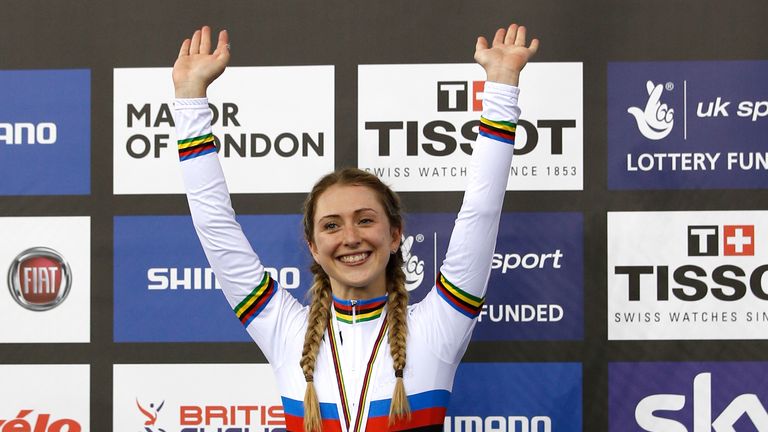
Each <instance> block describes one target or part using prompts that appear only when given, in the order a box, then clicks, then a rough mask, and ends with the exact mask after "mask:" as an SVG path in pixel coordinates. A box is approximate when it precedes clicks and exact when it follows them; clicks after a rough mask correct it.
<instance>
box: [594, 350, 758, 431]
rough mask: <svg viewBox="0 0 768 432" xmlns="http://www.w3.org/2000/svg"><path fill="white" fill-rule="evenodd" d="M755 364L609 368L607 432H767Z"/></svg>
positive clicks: (689, 364)
mask: <svg viewBox="0 0 768 432" xmlns="http://www.w3.org/2000/svg"><path fill="white" fill-rule="evenodd" d="M767 368H768V364H766V363H758V362H738V363H737V362H732V363H730V362H723V363H613V364H610V365H609V398H610V402H609V419H610V420H609V422H610V423H609V432H619V431H621V432H635V431H637V432H639V431H647V432H700V431H707V432H710V431H713V432H735V431H746V430H757V431H764V430H768V412H766V409H765V405H764V401H766V396H768V393H766V384H767V383H768V379H767V378H766V369H767Z"/></svg>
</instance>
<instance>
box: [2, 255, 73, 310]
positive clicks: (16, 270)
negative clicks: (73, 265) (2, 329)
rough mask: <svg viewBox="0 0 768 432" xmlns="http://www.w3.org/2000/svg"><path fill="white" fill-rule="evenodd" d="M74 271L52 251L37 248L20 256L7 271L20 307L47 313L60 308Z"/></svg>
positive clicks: (11, 289)
mask: <svg viewBox="0 0 768 432" xmlns="http://www.w3.org/2000/svg"><path fill="white" fill-rule="evenodd" d="M71 286H72V270H71V269H70V266H69V264H67V262H66V260H65V259H64V257H63V256H62V255H61V254H60V253H58V252H56V251H55V250H53V249H50V248H45V247H35V248H31V249H27V250H25V251H24V252H22V253H20V254H19V255H18V256H17V257H16V259H14V260H13V263H12V264H11V266H10V268H9V270H8V287H9V288H10V291H11V295H12V296H13V299H14V300H16V303H18V304H19V305H20V306H21V307H23V308H26V309H29V310H33V311H44V310H48V309H53V308H54V307H56V306H58V305H59V304H60V303H61V302H63V301H64V299H66V298H67V295H68V294H69V289H70V287H71Z"/></svg>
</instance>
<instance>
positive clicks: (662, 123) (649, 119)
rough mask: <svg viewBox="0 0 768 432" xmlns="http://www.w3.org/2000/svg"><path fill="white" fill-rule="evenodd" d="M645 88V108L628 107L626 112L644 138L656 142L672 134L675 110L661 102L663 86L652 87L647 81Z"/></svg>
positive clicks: (650, 82) (651, 83)
mask: <svg viewBox="0 0 768 432" xmlns="http://www.w3.org/2000/svg"><path fill="white" fill-rule="evenodd" d="M645 87H646V89H647V90H648V101H647V102H646V104H645V108H644V109H641V108H639V107H629V108H628V109H627V112H628V113H630V114H632V115H633V116H634V117H635V121H636V122H637V128H638V129H639V130H640V133H641V134H643V136H644V137H646V138H648V139H650V140H654V141H657V140H660V139H662V138H664V137H666V136H667V135H669V133H670V132H672V127H673V126H674V125H675V119H674V115H675V110H674V109H672V108H669V107H668V106H667V104H665V103H662V102H661V94H662V93H663V92H664V86H662V85H661V84H655V85H654V84H653V82H652V81H650V80H649V81H648V82H646V83H645Z"/></svg>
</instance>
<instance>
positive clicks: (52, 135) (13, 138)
mask: <svg viewBox="0 0 768 432" xmlns="http://www.w3.org/2000/svg"><path fill="white" fill-rule="evenodd" d="M57 138H58V130H57V128H56V123H50V122H43V123H0V142H2V143H5V144H17V145H18V144H56V139H57Z"/></svg>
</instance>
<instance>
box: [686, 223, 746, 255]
mask: <svg viewBox="0 0 768 432" xmlns="http://www.w3.org/2000/svg"><path fill="white" fill-rule="evenodd" d="M720 229H721V227H719V226H717V225H714V226H711V225H704V226H697V225H692V226H689V227H688V255H689V256H718V255H719V254H720V253H719V245H720V242H719V238H720V233H721V231H720ZM722 237H723V255H724V256H752V255H754V254H755V227H754V225H723V226H722Z"/></svg>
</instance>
